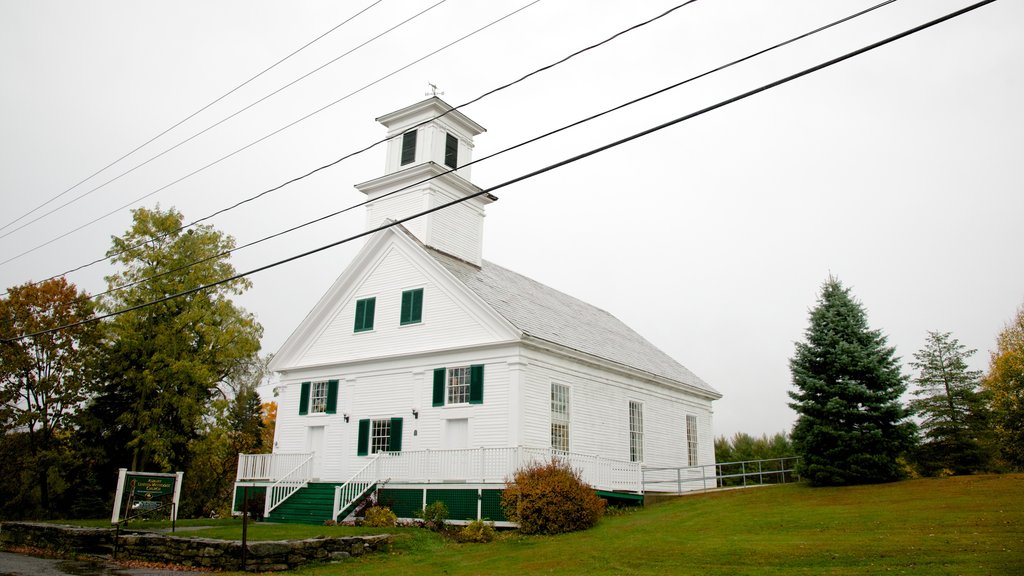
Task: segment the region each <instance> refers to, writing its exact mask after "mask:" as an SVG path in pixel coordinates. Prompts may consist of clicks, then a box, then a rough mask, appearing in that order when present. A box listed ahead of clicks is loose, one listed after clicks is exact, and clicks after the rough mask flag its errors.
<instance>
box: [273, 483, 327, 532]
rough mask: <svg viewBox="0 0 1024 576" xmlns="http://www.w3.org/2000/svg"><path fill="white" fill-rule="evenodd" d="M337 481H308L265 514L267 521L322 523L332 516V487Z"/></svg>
mask: <svg viewBox="0 0 1024 576" xmlns="http://www.w3.org/2000/svg"><path fill="white" fill-rule="evenodd" d="M336 486H338V483H330V482H316V483H314V482H310V483H309V484H307V485H306V487H304V488H300V489H299V490H298V491H297V492H295V493H294V494H292V495H291V496H289V497H288V499H287V500H285V501H284V502H282V503H281V504H280V505H278V506H277V508H274V510H273V511H271V512H270V514H268V515H267V517H266V521H267V522H283V523H291V524H323V523H324V522H325V521H327V520H331V519H332V518H333V511H332V508H333V507H334V488H335V487H336Z"/></svg>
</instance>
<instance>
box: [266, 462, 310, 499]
mask: <svg viewBox="0 0 1024 576" xmlns="http://www.w3.org/2000/svg"><path fill="white" fill-rule="evenodd" d="M314 456H315V454H310V455H309V456H307V457H306V459H305V460H303V461H302V462H300V463H299V465H298V466H296V467H295V468H292V469H291V470H289V471H288V473H287V474H285V475H284V476H281V478H280V479H278V480H277V481H276V482H274V483H273V484H271V485H270V486H269V487H268V488H267V499H266V506H265V508H266V509H265V511H264V514H270V513H271V512H272V511H273V510H274V508H277V507H278V506H280V505H281V503H282V502H284V501H285V500H287V499H288V498H290V497H291V495H292V494H295V493H296V492H298V491H299V490H300V489H301V488H302V486H303V485H305V484H306V483H307V482H309V478H310V470H309V468H310V465H311V463H312V461H313V457H314ZM300 471H301V474H300V473H299V472H300ZM293 477H295V478H299V479H297V480H296V479H294V478H293Z"/></svg>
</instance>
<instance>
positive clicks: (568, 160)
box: [2, 0, 996, 343]
mask: <svg viewBox="0 0 1024 576" xmlns="http://www.w3.org/2000/svg"><path fill="white" fill-rule="evenodd" d="M995 1H996V0H981V1H980V2H977V3H975V4H971V5H970V6H967V7H965V8H961V9H959V10H956V11H954V12H951V13H949V14H946V15H945V16H940V17H939V18H936V19H934V20H931V21H929V22H926V23H924V24H921V25H918V26H915V27H913V28H910V29H909V30H905V31H903V32H900V33H898V34H895V35H893V36H890V37H888V38H886V39H884V40H879V41H878V42H875V43H873V44H869V45H867V46H864V47H862V48H858V49H856V50H853V51H852V52H847V53H846V54H843V55H842V56H838V57H836V58H833V59H831V60H828V61H826V62H822V63H820V64H817V65H814V66H811V67H810V68H805V69H804V70H801V71H800V72H797V73H795V74H790V75H789V76H786V77H784V78H781V79H779V80H775V81H774V82H770V83H768V84H764V85H762V86H760V87H758V88H754V89H753V90H748V91H747V92H743V93H742V94H739V95H736V96H733V97H731V98H727V99H725V100H721V101H719V102H717V103H715V104H712V105H710V106H707V107H705V108H701V109H700V110H697V111H696V112H691V113H689V114H684V115H683V116H680V117H678V118H674V119H672V120H669V121H667V122H663V123H661V124H658V125H656V126H652V127H650V128H647V129H646V130H642V131H640V132H637V133H635V134H632V135H630V136H627V137H625V138H621V139H619V140H615V141H614V142H609V143H607V144H604V145H603V146H599V147H597V148H593V149H591V150H588V151H586V152H583V153H581V154H577V155H575V156H572V157H569V158H565V159H563V160H560V161H558V162H555V163H554V164H549V165H547V166H545V167H543V168H540V169H538V170H534V171H532V172H529V173H526V174H523V175H521V176H517V177H516V178H512V179H511V180H506V181H505V182H502V183H501V184H498V185H496V186H491V187H490V188H485V189H482V190H480V191H478V192H475V193H473V194H469V195H467V196H465V197H463V198H458V199H456V200H452V201H450V202H446V203H444V204H440V205H438V206H435V207H433V208H429V209H427V210H423V211H421V212H417V213H416V214H412V215H410V216H407V217H405V218H401V219H399V220H394V221H392V222H389V223H386V224H384V225H382V226H378V227H377V228H373V229H370V230H367V231H365V232H360V233H358V234H354V235H352V236H349V237H347V238H343V239H341V240H338V241H335V242H331V243H329V244H324V245H323V246H320V247H318V248H314V249H312V250H308V251H306V252H302V253H300V254H295V255H293V256H290V257H288V258H285V259H283V260H278V261H276V262H273V263H270V264H266V265H263V266H260V267H258V268H254V269H251V270H249V271H247V272H242V273H239V274H235V275H232V276H230V277H227V278H223V279H221V280H218V281H216V282H211V283H209V284H204V285H202V286H197V287H195V288H191V289H189V290H185V291H182V292H178V293H176V294H171V295H168V296H164V297H162V298H158V299H156V300H152V301H150V302H146V303H143V304H138V305H135V306H130V307H127V308H124V309H121V310H115V311H113V312H109V313H107V314H103V315H101V316H97V317H94V318H91V319H89V320H83V321H79V322H74V323H70V324H65V325H63V326H58V327H55V328H50V329H48V330H41V331H39V332H34V333H31V334H23V335H21V336H16V337H13V338H8V339H4V340H2V342H4V343H11V342H16V341H18V340H22V339H24V338H30V337H34V336H40V335H43V334H48V333H51V332H56V331H58V330H64V329H67V328H73V327H75V326H80V325H82V324H86V323H89V322H97V321H100V320H104V319H106V318H111V317H114V316H118V315H121V314H125V313H128V312H133V311H135V310H140V309H142V308H146V307H149V306H154V305H156V304H160V303H163V302H167V301H169V300H173V299H175V298H182V297H185V296H189V295H192V294H196V293H199V292H202V291H204V290H209V289H210V288H215V287H217V286H220V285H221V284H226V283H228V282H232V281H234V280H238V279H240V278H244V277H246V276H251V275H253V274H257V273H259V272H263V271H266V270H269V269H271V268H276V267H278V266H282V265H284V264H288V263H290V262H293V261H295V260H299V259H301V258H305V257H307V256H311V255H313V254H317V253H319V252H323V251H324V250H328V249H330V248H334V247H336V246H340V245H342V244H346V243H348V242H351V241H353V240H356V239H359V238H362V237H364V236H368V235H371V234H374V233H376V232H380V231H382V230H386V229H388V228H391V227H393V226H397V225H399V224H404V223H405V222H408V221H410V220H414V219H416V218H421V217H423V216H426V215H427V214H431V213H433V212H437V211H439V210H444V209H446V208H449V207H451V206H454V205H456V204H460V203H462V202H466V201H468V200H471V199H473V198H476V197H478V196H482V195H484V194H491V193H493V192H494V191H496V190H499V189H501V188H505V187H508V186H511V185H512V184H517V183H519V182H522V181H524V180H528V179H530V178H533V177H535V176H539V175H541V174H544V173H547V172H550V171H552V170H555V169H558V168H561V167H563V166H566V165H568V164H572V163H574V162H578V161H580V160H583V159H584V158H589V157H590V156H594V155H596V154H600V153H601V152H605V151H607V150H610V149H612V148H615V147H618V146H621V145H623V144H626V143H628V142H632V141H633V140H637V139H639V138H643V137H645V136H648V135H650V134H653V133H655V132H658V131H661V130H664V129H665V128H669V127H671V126H675V125H676V124H679V123H681V122H685V121H686V120H690V119H692V118H695V117H697V116H701V115H703V114H707V113H708V112H712V111H714V110H717V109H719V108H722V107H724V106H728V105H730V104H733V103H735V102H738V101H740V100H744V99H746V98H749V97H751V96H754V95H757V94H760V93H761V92H764V91H766V90H770V89H772V88H776V87H778V86H781V85H783V84H786V83H789V82H792V81H793V80H796V79H798V78H802V77H804V76H807V75H809V74H812V73H814V72H817V71H819V70H823V69H825V68H828V67H830V66H833V65H835V64H838V63H840V62H843V61H846V60H849V59H850V58H853V57H855V56H859V55H861V54H864V53H866V52H870V51H871V50H875V49H877V48H879V47H882V46H885V45H888V44H891V43H892V42H895V41H897V40H900V39H902V38H905V37H907V36H910V35H912V34H916V33H918V32H920V31H922V30H926V29H928V28H931V27H933V26H936V25H938V24H941V23H943V22H946V21H948V20H951V19H953V18H957V17H959V16H962V15H963V14H966V13H968V12H971V11H973V10H976V9H978V8H980V7H982V6H985V5H988V4H991V3H993V2H995Z"/></svg>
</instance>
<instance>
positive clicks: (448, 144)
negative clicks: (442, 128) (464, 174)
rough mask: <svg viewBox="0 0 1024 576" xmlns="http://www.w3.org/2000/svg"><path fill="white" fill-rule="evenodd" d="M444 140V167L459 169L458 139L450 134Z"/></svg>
mask: <svg viewBox="0 0 1024 576" xmlns="http://www.w3.org/2000/svg"><path fill="white" fill-rule="evenodd" d="M447 136H448V137H447V138H445V140H444V165H445V166H447V167H449V168H452V169H454V168H458V167H459V139H458V138H456V137H455V136H452V135H451V134H448V135H447Z"/></svg>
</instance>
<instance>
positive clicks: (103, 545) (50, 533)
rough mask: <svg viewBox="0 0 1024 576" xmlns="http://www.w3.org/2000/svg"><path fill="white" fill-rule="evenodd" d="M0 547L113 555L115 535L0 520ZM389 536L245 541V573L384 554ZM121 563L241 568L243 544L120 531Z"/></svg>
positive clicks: (101, 531)
mask: <svg viewBox="0 0 1024 576" xmlns="http://www.w3.org/2000/svg"><path fill="white" fill-rule="evenodd" d="M0 544H3V545H12V546H32V547H35V548H44V549H48V550H53V551H55V552H59V553H62V554H111V553H112V552H113V544H114V531H113V530H112V529H109V528H80V527H76V526H63V525H59V524H42V523H34V522H4V523H3V524H2V525H0ZM390 544H391V536H389V535H387V534H381V535H376V536H343V537H334V538H326V537H325V538H310V539H307V540H287V541H283V540H282V541H269V542H249V543H248V546H247V552H246V566H245V567H246V569H247V570H249V571H253V572H269V571H277V570H288V569H290V568H296V567H298V566H301V565H303V564H307V563H309V562H329V561H332V560H341V559H343V558H348V557H350V556H360V555H362V554H367V553H372V552H378V551H383V550H387V549H388V548H389V547H390ZM117 558H118V559H119V560H142V561H146V562H162V563H167V564H180V565H183V566H201V567H204V568H215V569H221V570H239V569H241V560H242V543H241V542H240V541H238V540H214V539H211V538H187V537H181V536H171V535H167V534H158V533H154V532H128V533H126V532H122V533H121V535H120V536H119V537H118V541H117Z"/></svg>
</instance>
